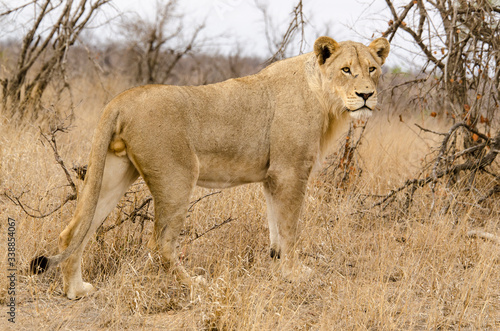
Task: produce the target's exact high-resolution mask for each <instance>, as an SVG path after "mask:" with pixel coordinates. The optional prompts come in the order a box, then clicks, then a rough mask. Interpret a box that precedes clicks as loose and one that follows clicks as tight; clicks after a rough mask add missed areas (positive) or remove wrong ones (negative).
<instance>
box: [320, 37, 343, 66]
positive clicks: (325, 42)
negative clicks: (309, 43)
mask: <svg viewBox="0 0 500 331" xmlns="http://www.w3.org/2000/svg"><path fill="white" fill-rule="evenodd" d="M338 48H339V44H338V43H337V42H336V41H335V40H333V39H332V38H330V37H319V38H318V39H316V41H315V42H314V54H315V55H316V58H317V59H318V63H319V64H320V65H322V64H323V63H325V61H326V59H328V58H329V57H330V56H331V55H332V54H333V52H335V51H336V50H337V49H338Z"/></svg>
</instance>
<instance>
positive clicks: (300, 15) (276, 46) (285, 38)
mask: <svg viewBox="0 0 500 331" xmlns="http://www.w3.org/2000/svg"><path fill="white" fill-rule="evenodd" d="M255 5H256V6H257V8H258V9H259V10H260V11H261V13H262V19H263V21H264V31H265V36H266V40H267V46H268V48H269V52H270V54H272V55H271V57H270V58H269V59H268V60H267V62H266V63H267V64H270V63H273V62H275V61H278V60H282V59H284V58H285V57H286V51H287V49H288V47H289V46H290V44H291V42H292V41H294V40H295V37H296V36H297V33H300V40H299V41H298V42H299V45H300V47H299V53H302V52H303V51H304V47H305V36H304V26H305V24H306V18H305V15H304V12H303V5H302V0H299V1H298V2H297V5H295V6H294V7H293V10H292V12H291V13H290V16H291V19H290V23H289V24H288V27H287V29H286V31H285V32H284V33H281V34H280V33H279V32H278V31H279V29H278V28H277V27H276V26H274V24H273V22H272V19H271V17H270V16H269V13H268V10H267V6H266V5H265V4H263V3H261V2H259V1H257V0H256V1H255Z"/></svg>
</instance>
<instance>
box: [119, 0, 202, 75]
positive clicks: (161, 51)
mask: <svg viewBox="0 0 500 331" xmlns="http://www.w3.org/2000/svg"><path fill="white" fill-rule="evenodd" d="M183 18H184V16H183V15H182V14H180V13H178V12H177V0H169V1H166V2H165V1H157V2H156V16H155V18H154V21H153V22H150V21H149V20H147V19H143V18H141V17H138V18H136V19H135V20H132V21H130V22H127V23H125V24H124V28H125V30H126V31H127V33H128V35H129V38H128V39H129V40H130V41H131V42H130V45H129V50H130V51H131V52H132V54H133V55H134V56H133V57H132V59H133V63H134V64H135V67H136V69H135V81H136V82H137V83H141V84H151V83H165V82H167V80H168V78H169V77H170V75H171V73H172V70H173V69H174V68H175V66H176V65H177V64H178V63H179V61H180V60H181V59H182V58H183V57H185V56H186V55H188V54H190V53H191V52H192V51H193V50H194V49H196V46H197V43H198V42H199V40H198V39H199V34H200V32H201V31H202V30H203V28H204V25H203V24H201V25H199V26H198V27H196V28H195V29H194V31H193V32H192V34H191V35H190V36H187V37H186V36H184V35H183V31H184V30H185V26H184V22H183ZM183 38H187V39H186V40H184V41H183V40H182V39H183Z"/></svg>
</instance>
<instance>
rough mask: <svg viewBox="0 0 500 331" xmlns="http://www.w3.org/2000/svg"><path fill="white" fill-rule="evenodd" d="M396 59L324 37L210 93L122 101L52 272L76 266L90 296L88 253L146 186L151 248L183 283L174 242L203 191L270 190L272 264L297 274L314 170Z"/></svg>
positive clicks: (128, 96) (179, 91)
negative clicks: (151, 204)
mask: <svg viewBox="0 0 500 331" xmlns="http://www.w3.org/2000/svg"><path fill="white" fill-rule="evenodd" d="M388 52H389V44H388V43H387V41H386V40H385V39H377V40H375V41H374V42H372V43H371V44H370V46H368V47H367V46H364V45H362V44H359V43H354V42H350V41H348V42H341V43H337V42H335V41H334V40H333V39H331V38H328V37H320V38H318V40H317V41H316V43H315V46H314V52H312V53H307V54H304V55H300V56H297V57H294V58H290V59H287V60H283V61H280V62H277V63H275V64H272V65H271V66H269V67H267V68H265V69H264V70H262V71H261V72H260V73H258V74H255V75H252V76H248V77H243V78H237V79H230V80H228V81H225V82H222V83H218V84H212V85H207V86H182V87H179V86H167V85H148V86H142V87H137V88H133V89H131V90H128V91H125V92H123V93H122V94H120V95H118V96H117V97H116V98H114V99H113V100H112V101H111V102H110V103H109V104H108V105H107V106H106V108H105V109H104V112H103V115H102V118H101V121H100V123H99V126H98V128H97V130H96V132H95V137H94V141H93V148H92V152H91V157H90V163H89V170H88V174H87V178H86V182H85V187H84V191H83V193H82V195H81V196H80V197H79V201H78V206H77V210H76V212H75V215H74V217H73V219H72V221H71V222H70V224H69V225H68V227H67V228H66V229H65V230H64V231H63V232H62V233H61V236H60V242H59V246H60V250H61V251H62V252H61V254H59V255H57V256H55V257H51V258H50V259H49V260H50V263H49V265H56V264H58V263H60V262H63V261H65V260H66V259H67V260H66V261H65V262H64V264H63V275H64V290H65V293H66V294H67V295H68V297H70V298H75V297H79V296H82V295H85V294H86V293H88V292H89V291H90V290H92V286H91V285H90V284H87V283H83V281H82V279H81V269H80V268H81V267H80V260H81V255H82V252H83V247H84V246H85V243H86V242H87V241H88V239H89V235H90V234H91V233H93V231H95V229H96V228H97V227H98V226H99V225H100V224H101V223H102V221H103V220H104V218H105V216H106V215H107V214H108V213H109V211H110V210H111V209H112V208H113V207H114V206H115V204H116V202H117V201H118V199H119V198H120V197H121V196H122V195H123V193H124V192H125V190H126V189H127V187H128V186H129V185H130V184H131V183H132V182H133V181H134V180H135V179H136V178H137V177H138V176H139V175H141V176H142V177H143V178H144V180H145V182H146V183H147V185H148V187H149V189H150V190H151V193H152V195H153V197H154V201H155V234H154V237H153V238H152V241H151V244H152V246H153V247H154V246H156V248H158V250H159V251H160V252H161V253H162V255H163V257H164V259H165V261H166V262H170V264H171V265H172V266H173V268H174V270H175V271H176V275H177V276H178V277H179V278H180V279H181V280H182V281H187V282H189V277H188V274H187V273H186V271H185V270H184V269H183V267H182V266H180V264H179V263H178V262H177V255H176V251H175V242H176V238H177V236H178V234H179V232H180V230H181V228H182V225H183V220H184V218H185V213H186V210H187V206H188V203H189V196H190V194H191V192H192V190H193V188H194V186H195V185H200V186H204V187H230V186H234V185H240V184H245V183H252V182H262V183H263V187H264V193H265V196H266V200H267V206H268V219H269V229H270V238H271V255H272V256H278V257H279V256H280V255H281V257H282V260H284V261H285V262H284V263H285V264H287V263H288V264H287V266H286V268H288V269H290V268H293V265H294V264H293V261H294V254H293V251H294V245H295V242H296V236H297V222H298V218H299V215H300V211H301V207H302V203H303V200H304V195H305V191H306V185H307V181H308V178H309V176H310V174H311V171H312V169H313V167H314V166H315V165H316V164H318V163H319V162H320V160H321V158H322V157H323V156H325V155H326V153H327V151H328V148H329V145H330V144H331V141H332V140H333V137H334V136H335V135H336V134H338V132H339V130H340V128H341V127H342V126H343V124H345V123H346V122H347V121H348V119H349V118H351V117H357V116H358V114H361V113H362V114H363V115H369V114H370V110H368V109H366V108H363V109H361V107H362V106H363V105H366V106H368V107H370V108H371V109H373V107H374V106H375V105H376V90H375V88H376V85H377V81H378V78H379V75H380V73H381V70H380V66H381V65H382V64H383V62H384V61H385V58H386V57H387V55H388ZM345 68H349V73H348V72H347V71H346V70H347V69H345ZM98 192H100V193H99V194H98ZM68 257H69V258H68Z"/></svg>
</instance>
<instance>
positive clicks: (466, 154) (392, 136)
mask: <svg viewBox="0 0 500 331" xmlns="http://www.w3.org/2000/svg"><path fill="white" fill-rule="evenodd" d="M84 4H85V6H84ZM386 4H387V23H388V25H387V30H385V31H377V32H375V34H374V36H375V37H379V36H382V35H383V36H385V37H387V38H388V39H389V40H390V41H391V42H393V43H395V42H396V40H397V37H398V36H402V37H405V38H406V39H409V40H411V42H412V43H414V44H415V45H416V46H417V48H418V49H419V52H420V54H421V58H422V59H423V60H422V61H421V62H422V67H421V68H416V69H415V70H413V71H412V72H405V71H401V70H400V69H398V68H390V67H389V68H386V73H385V76H384V78H383V79H382V82H381V86H380V88H379V93H380V96H379V107H378V109H377V110H375V113H374V116H373V117H372V118H371V119H370V120H368V121H367V122H359V121H358V122H355V123H353V125H352V126H351V127H350V129H349V131H348V132H345V133H343V134H342V135H340V136H339V143H338V147H337V148H336V150H334V151H332V154H331V155H330V156H329V157H328V158H327V159H326V160H325V163H324V167H323V169H322V170H321V171H319V173H318V174H316V175H315V176H314V177H313V179H312V180H311V181H310V182H309V188H308V195H307V199H306V203H305V206H304V209H303V214H302V218H301V224H300V227H301V234H300V245H299V246H298V247H299V254H300V257H301V260H302V262H303V263H304V264H305V265H307V266H308V267H310V268H311V269H312V270H313V274H312V276H311V277H310V279H308V280H307V281H299V282H288V281H287V280H285V279H283V278H282V277H281V276H280V274H279V273H277V272H275V269H276V262H275V261H273V260H272V259H271V258H270V257H269V239H268V230H267V221H266V206H265V199H264V197H263V193H262V188H261V186H260V185H258V184H251V185H246V186H240V187H236V188H232V189H226V190H223V191H219V190H208V189H201V188H198V189H196V191H195V194H194V195H193V197H192V199H193V202H192V206H191V208H190V209H189V213H188V217H187V219H186V223H185V228H184V230H183V232H182V236H181V240H180V248H181V251H182V263H183V264H184V265H185V266H186V268H187V269H188V271H189V272H190V273H191V274H192V275H202V276H204V277H205V278H206V279H207V282H208V284H207V286H204V287H197V288H186V287H183V286H182V285H180V284H179V283H178V282H176V280H175V279H174V277H172V275H171V274H170V273H169V271H168V270H165V269H164V268H163V267H162V266H161V263H160V258H159V256H158V255H157V254H156V253H155V252H152V251H150V250H149V249H148V248H147V247H146V245H145V244H146V242H147V241H148V240H149V237H150V235H151V233H152V228H153V220H154V212H153V203H152V200H151V196H150V193H149V191H148V190H147V187H146V186H145V184H144V182H143V181H142V179H139V180H138V181H137V182H136V183H135V184H134V185H133V186H132V187H131V188H130V190H129V191H128V192H127V194H126V195H125V196H124V197H123V198H122V200H121V201H120V203H119V205H118V206H117V208H115V210H114V211H113V212H112V214H111V215H109V217H108V218H107V220H106V221H105V222H104V224H103V225H102V226H101V227H100V228H99V230H98V231H97V233H96V235H95V237H94V238H93V239H92V240H91V242H90V243H89V244H88V245H87V248H86V252H85V254H84V261H83V274H84V278H85V279H87V280H91V282H92V284H93V285H94V286H96V288H97V289H98V290H97V292H95V293H94V294H92V295H90V296H88V297H84V298H82V299H80V300H76V301H70V300H67V299H66V298H65V297H64V296H63V293H62V279H61V275H60V271H59V270H58V269H55V270H50V271H49V272H47V273H46V274H43V275H39V276H33V275H30V274H29V272H28V267H29V263H30V260H31V259H32V258H33V257H35V256H38V255H42V254H43V255H47V254H48V255H51V254H53V253H56V251H57V241H58V235H59V233H60V232H61V231H62V230H63V229H64V227H65V226H66V224H67V222H68V221H69V219H70V218H71V216H72V213H73V211H74V207H75V203H76V197H77V195H78V192H79V191H80V189H81V186H82V183H83V182H82V181H81V177H82V176H84V174H85V166H86V162H87V159H88V153H89V150H90V143H91V137H92V132H93V129H94V127H95V125H96V123H97V120H98V118H99V114H100V111H101V109H102V107H103V106H104V105H105V104H106V103H107V102H108V101H109V100H111V99H112V97H113V96H115V95H116V94H118V93H119V92H121V91H123V90H124V89H127V88H129V87H132V86H136V85H140V84H146V83H167V84H178V85H186V84H190V85H199V84H209V83H213V82H217V81H222V80H225V79H228V78H232V77H239V76H243V75H247V74H252V73H255V72H257V71H258V70H260V69H261V68H262V67H263V66H264V65H265V63H266V60H267V59H259V58H248V57H245V56H244V55H242V54H241V53H235V54H233V55H229V56H228V55H220V54H210V53H202V52H200V51H199V47H198V46H199V45H200V44H202V43H207V42H209V41H206V40H203V39H201V34H200V32H201V31H202V30H203V29H204V28H205V27H204V26H203V25H200V26H199V27H197V28H195V29H191V30H190V31H192V34H190V35H183V32H182V31H183V30H182V24H183V21H182V15H183V13H180V12H178V7H176V3H175V1H169V2H159V3H158V6H159V7H158V8H159V10H157V16H156V17H154V18H153V20H152V21H147V20H142V21H141V19H137V21H133V20H132V21H128V22H126V24H125V26H124V29H125V30H126V31H127V33H128V34H129V35H128V37H127V38H126V41H127V42H115V43H107V44H93V43H91V42H90V41H88V40H86V39H85V38H84V35H82V34H81V32H82V31H85V29H86V26H87V24H88V22H91V21H92V18H93V17H94V15H97V14H98V13H99V11H100V10H103V9H104V8H106V6H108V5H110V1H106V0H94V1H88V3H87V2H85V1H82V2H73V1H61V2H59V1H49V0H44V1H26V3H25V5H23V6H21V7H9V8H2V11H1V12H0V15H1V16H0V19H2V18H9V19H15V17H16V14H17V13H20V11H21V10H24V9H25V8H28V7H29V8H32V9H33V8H36V10H32V12H33V13H35V16H34V18H33V19H32V20H29V21H28V23H26V24H27V25H26V27H25V31H26V33H25V34H24V35H23V36H22V37H21V38H19V39H18V40H16V39H11V40H0V98H1V99H0V100H1V108H0V112H1V113H0V218H1V222H0V229H1V234H0V238H1V239H0V246H1V250H0V252H2V253H1V257H0V268H1V270H2V271H1V273H0V275H1V277H0V303H1V304H2V306H3V308H2V309H3V311H7V307H6V304H7V303H8V302H9V300H10V297H11V295H10V294H9V286H10V282H9V279H8V278H7V275H8V274H7V269H8V262H7V261H8V259H7V253H8V250H7V249H5V248H7V247H8V244H7V241H8V226H7V220H8V218H12V219H14V220H15V222H16V228H15V238H16V268H17V282H16V294H15V299H16V320H15V321H16V323H15V324H12V323H10V322H9V321H8V320H7V315H6V314H4V313H3V312H2V318H1V319H0V328H2V329H8V328H11V329H13V330H14V329H15V330H23V329H27V330H31V329H33V328H34V327H36V328H38V329H42V330H45V329H47V330H53V329H63V330H67V329H71V330H73V329H112V330H114V329H126V328H130V329H168V330H177V329H179V330H184V329H194V330H199V329H201V330H203V329H209V330H275V329H277V330H294V329H313V330H353V329H354V330H358V329H359V330H363V329H370V330H420V329H433V330H434V329H446V330H449V329H451V330H454V329H457V330H458V329H460V330H462V329H464V330H495V329H498V328H500V286H499V284H500V259H499V256H500V254H499V253H500V240H499V236H498V235H499V233H500V203H499V197H500V164H499V161H498V159H497V154H498V153H499V152H500V123H499V120H500V116H499V106H498V105H499V103H500V91H499V79H500V78H499V77H500V65H499V61H500V27H499V24H500V23H499V22H500V7H499V4H498V3H497V2H495V1H486V0H474V1H461V0H436V1H424V0H415V1H413V0H405V1H391V0H386ZM30 6H31V7H30ZM289 10H290V12H291V13H292V15H291V21H290V25H289V26H287V27H286V29H285V30H284V31H281V37H282V38H281V39H279V42H278V40H277V39H276V38H274V37H273V36H271V32H269V33H268V35H267V38H268V40H269V49H270V54H269V59H270V60H269V61H267V62H272V61H275V60H278V59H280V58H281V57H283V54H287V53H286V50H287V47H289V45H300V47H299V50H300V49H301V47H302V44H300V42H301V40H302V39H303V38H304V34H303V33H302V31H303V26H304V24H307V19H306V18H305V14H306V13H304V12H303V9H302V1H298V2H297V5H296V6H295V7H293V8H290V9H289ZM262 12H263V19H264V20H266V17H267V16H266V15H268V13H267V12H266V11H265V8H264V7H263V8H262ZM47 17H51V20H50V21H49V22H50V23H47V22H46V21H44V19H45V18H47ZM0 23H1V21H0ZM266 31H272V33H276V29H273V27H271V26H269V27H268V29H267V30H266ZM367 37H370V36H367ZM263 38H266V36H263ZM395 46H397V45H395ZM304 51H309V50H304Z"/></svg>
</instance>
